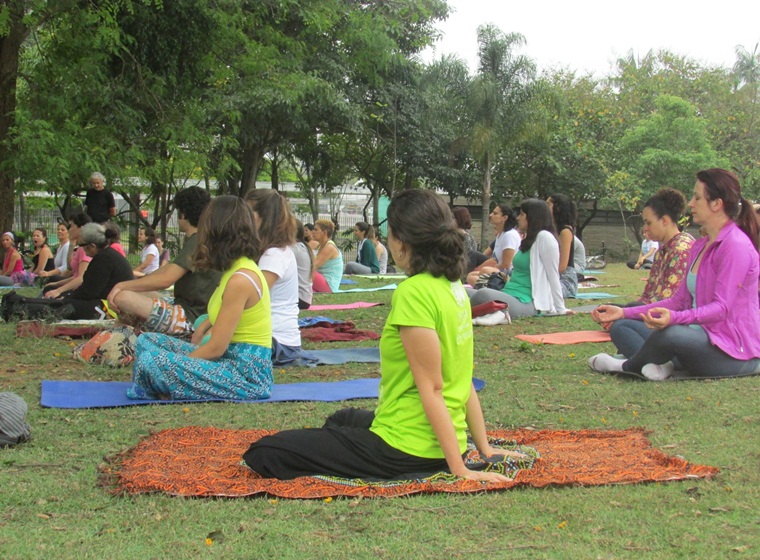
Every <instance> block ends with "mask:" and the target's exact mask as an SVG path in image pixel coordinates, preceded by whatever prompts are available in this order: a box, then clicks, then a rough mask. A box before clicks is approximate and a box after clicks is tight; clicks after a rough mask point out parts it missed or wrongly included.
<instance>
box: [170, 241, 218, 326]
mask: <svg viewBox="0 0 760 560" xmlns="http://www.w3.org/2000/svg"><path fill="white" fill-rule="evenodd" d="M197 246H198V235H197V234H195V233H194V234H192V235H191V236H190V237H188V238H187V239H185V244H184V245H183V246H182V250H180V252H179V254H178V255H177V258H176V259H174V261H173V262H174V264H176V265H177V266H181V267H182V268H184V269H185V270H187V273H186V274H184V275H183V276H182V278H180V279H179V280H177V281H176V282H175V283H174V303H177V304H179V305H181V306H182V309H184V310H185V314H186V315H187V318H188V319H189V320H190V321H195V320H196V319H197V318H198V317H199V316H201V315H203V314H204V313H206V306H207V305H208V300H209V299H210V298H211V294H213V293H214V290H216V287H217V286H218V285H219V280H221V278H222V273H221V272H217V271H214V270H202V271H199V272H193V254H194V253H195V249H196V247H197Z"/></svg>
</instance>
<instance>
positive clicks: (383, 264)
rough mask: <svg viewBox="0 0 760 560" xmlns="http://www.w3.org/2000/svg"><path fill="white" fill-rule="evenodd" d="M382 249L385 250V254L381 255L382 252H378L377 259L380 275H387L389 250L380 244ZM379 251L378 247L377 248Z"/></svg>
mask: <svg viewBox="0 0 760 560" xmlns="http://www.w3.org/2000/svg"><path fill="white" fill-rule="evenodd" d="M378 245H379V246H380V247H382V248H383V254H382V255H381V254H380V251H377V254H378V257H377V263H378V264H379V265H380V272H379V273H380V274H385V273H386V272H388V249H386V247H385V245H383V244H382V243H378ZM375 248H376V249H377V247H375Z"/></svg>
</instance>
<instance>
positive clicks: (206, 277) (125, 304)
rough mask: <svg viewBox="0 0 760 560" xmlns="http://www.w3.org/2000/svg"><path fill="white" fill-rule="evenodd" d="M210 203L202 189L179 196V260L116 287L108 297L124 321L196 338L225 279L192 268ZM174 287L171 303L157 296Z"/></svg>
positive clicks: (170, 333) (112, 306)
mask: <svg viewBox="0 0 760 560" xmlns="http://www.w3.org/2000/svg"><path fill="white" fill-rule="evenodd" d="M209 200H211V197H210V196H209V194H208V193H207V192H206V191H205V190H203V189H202V188H200V187H189V188H187V189H183V190H181V191H180V192H179V193H177V196H176V197H175V199H174V206H175V207H176V208H177V213H178V222H179V229H180V231H181V232H183V233H184V234H185V244H184V246H183V247H182V250H181V251H180V252H179V254H178V255H177V258H175V259H174V260H173V261H172V262H170V263H169V264H167V265H166V266H162V267H161V268H159V269H158V270H156V271H155V272H153V273H151V274H148V275H147V276H143V277H142V278H138V279H136V280H130V281H128V282H120V283H119V284H116V286H114V288H113V289H112V290H111V293H110V294H109V295H108V304H109V306H110V307H111V308H112V309H113V310H114V311H116V312H117V313H118V314H119V317H120V318H122V319H127V318H135V319H137V320H138V321H140V322H142V325H141V328H142V330H144V331H153V332H160V333H164V334H169V335H172V336H183V337H185V336H190V335H191V334H192V332H193V323H194V321H195V320H196V319H197V318H198V317H199V316H200V315H203V314H205V313H206V306H207V305H208V300H209V298H210V297H211V294H212V293H214V290H215V289H216V287H217V286H218V285H219V280H220V279H221V273H219V272H214V271H210V270H208V271H207V270H202V271H198V272H195V271H194V270H193V264H192V257H193V253H195V248H196V247H197V245H198V238H197V236H196V232H197V231H198V220H199V219H200V217H201V212H203V209H204V208H205V207H206V205H207V204H208V202H209ZM172 285H174V299H173V300H171V301H170V300H167V299H162V298H160V297H159V296H158V294H157V293H155V292H157V291H158V290H166V289H168V288H169V287H170V286H172Z"/></svg>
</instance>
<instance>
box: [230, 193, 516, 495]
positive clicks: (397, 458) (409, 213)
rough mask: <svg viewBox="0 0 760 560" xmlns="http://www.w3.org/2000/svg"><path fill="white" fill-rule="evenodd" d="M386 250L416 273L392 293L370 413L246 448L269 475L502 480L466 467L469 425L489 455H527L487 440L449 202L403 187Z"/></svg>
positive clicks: (460, 249)
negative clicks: (446, 475)
mask: <svg viewBox="0 0 760 560" xmlns="http://www.w3.org/2000/svg"><path fill="white" fill-rule="evenodd" d="M388 248H389V250H390V251H391V254H392V255H393V258H394V260H395V262H396V264H397V265H398V266H400V267H401V268H402V269H403V270H404V271H405V272H406V273H407V274H408V275H409V278H408V279H407V280H405V281H404V282H402V283H401V284H400V285H399V287H398V289H397V290H396V291H395V293H394V294H393V305H392V307H391V312H390V314H389V315H388V320H387V322H386V324H385V328H384V329H383V336H382V340H381V341H380V356H381V380H380V398H379V401H378V406H377V408H376V409H375V410H374V412H372V411H368V410H359V409H346V410H341V411H338V412H336V413H335V414H333V415H332V416H330V417H329V418H328V419H327V422H326V423H325V425H324V427H323V428H319V429H316V428H315V429H303V430H289V431H283V432H279V433H277V434H275V435H272V436H267V437H264V438H262V439H260V440H259V441H257V442H256V443H254V444H253V445H251V447H250V449H249V450H248V451H247V452H246V453H245V455H244V459H245V461H246V463H247V464H248V466H250V467H251V469H253V470H254V471H256V472H257V473H259V474H261V475H262V476H264V477H270V478H280V479H292V478H296V477H299V476H308V475H319V474H322V475H335V476H343V477H351V478H356V477H362V478H364V477H372V478H378V479H392V478H400V477H405V476H412V473H416V474H415V475H414V476H415V477H417V476H419V473H435V472H439V471H441V470H448V471H450V472H451V473H452V474H455V475H457V476H461V477H463V478H469V479H476V480H486V481H505V480H509V479H508V478H507V477H505V476H504V475H501V474H498V473H496V472H482V471H476V470H470V469H469V468H468V467H467V466H466V465H465V463H464V460H463V454H464V453H465V451H466V448H467V431H468V429H469V432H470V434H471V436H472V439H473V441H474V443H475V445H476V446H477V448H478V451H479V452H480V454H481V456H482V457H494V458H499V459H503V458H504V457H505V456H517V457H524V456H523V455H521V454H519V453H514V452H510V451H504V450H497V449H494V448H492V447H491V445H490V444H489V442H488V440H487V438H486V430H485V424H484V421H483V413H482V411H481V408H480V403H479V401H478V396H477V394H476V393H475V389H474V388H473V385H472V371H473V336H472V319H471V314H470V305H469V303H468V301H467V294H466V293H465V290H464V287H463V286H462V283H461V282H460V280H459V278H460V277H461V276H462V274H463V273H464V261H465V254H464V236H463V234H462V233H461V232H459V230H458V228H457V226H456V224H455V223H454V220H453V218H452V216H451V212H450V211H449V209H448V207H447V206H446V204H445V203H444V202H443V201H442V200H440V199H439V198H438V197H437V196H436V195H435V194H434V193H432V192H430V191H425V190H409V191H403V192H401V193H400V194H398V195H396V196H395V197H394V198H393V200H392V202H391V204H390V206H389V207H388Z"/></svg>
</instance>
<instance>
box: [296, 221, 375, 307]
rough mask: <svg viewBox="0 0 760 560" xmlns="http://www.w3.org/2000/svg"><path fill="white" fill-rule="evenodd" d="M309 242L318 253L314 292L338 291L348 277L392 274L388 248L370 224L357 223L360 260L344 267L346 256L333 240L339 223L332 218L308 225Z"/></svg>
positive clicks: (357, 248) (358, 258) (315, 261)
mask: <svg viewBox="0 0 760 560" xmlns="http://www.w3.org/2000/svg"><path fill="white" fill-rule="evenodd" d="M304 227H305V229H304V232H305V241H306V244H307V245H308V247H309V248H310V249H311V250H312V251H313V253H314V265H315V267H316V271H315V273H314V282H313V290H314V291H315V292H323V293H325V292H326V293H330V292H337V291H338V289H339V288H340V281H341V278H342V277H343V275H344V274H386V273H387V272H388V249H386V247H385V245H383V243H382V241H381V240H380V237H379V235H378V234H377V233H376V232H375V228H373V227H372V226H371V225H370V224H368V223H367V222H356V224H355V225H354V238H355V239H356V260H355V261H351V262H348V263H345V264H344V261H343V253H342V252H341V250H340V249H339V248H338V246H337V245H336V244H335V242H334V241H333V236H334V234H335V224H334V223H333V222H332V221H331V220H328V219H321V220H317V221H316V223H314V224H306V225H305V226H304Z"/></svg>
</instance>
